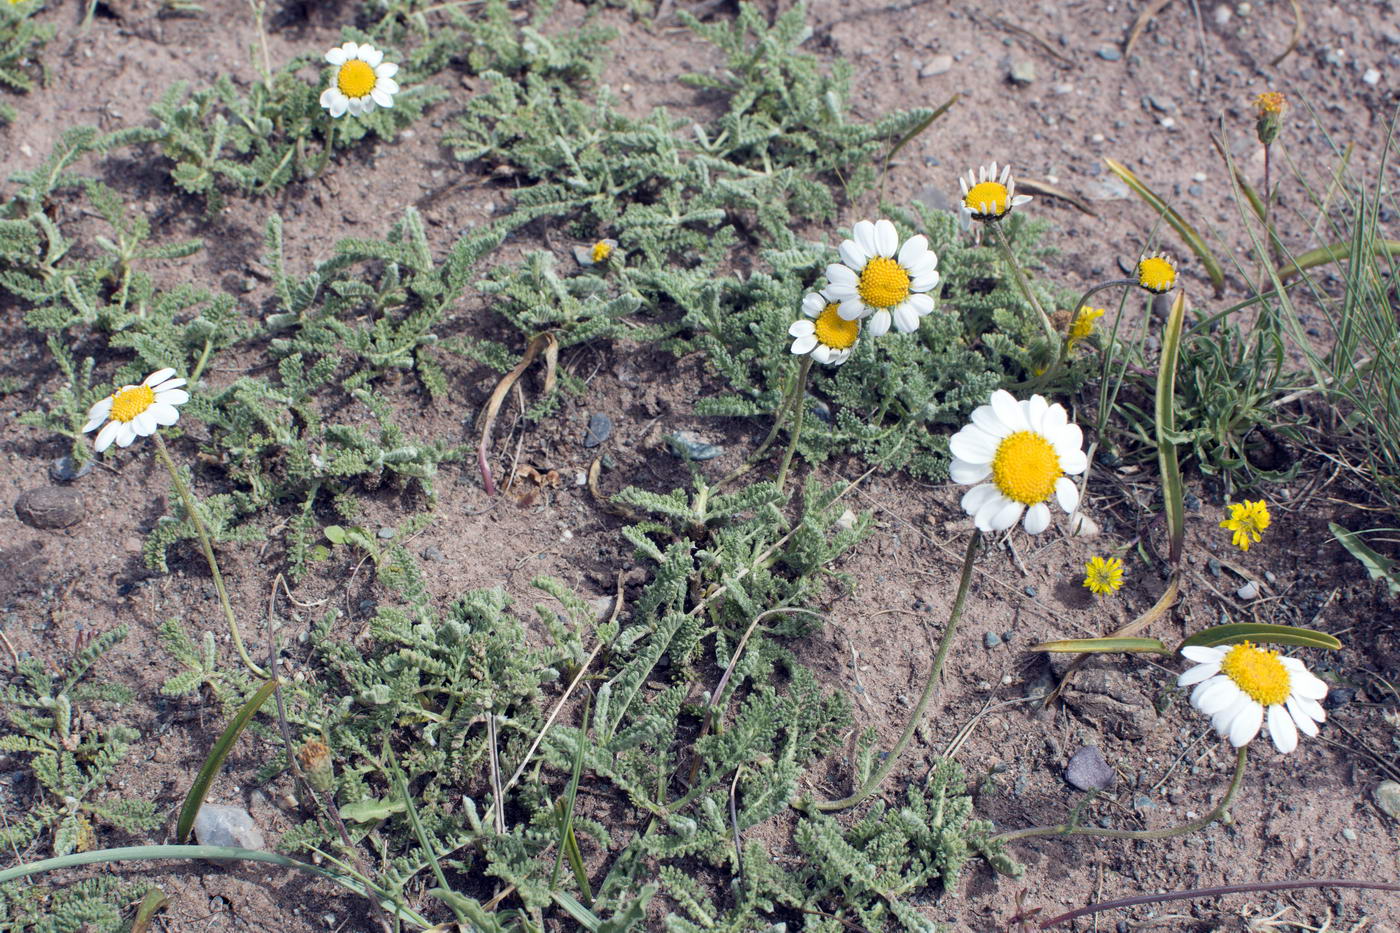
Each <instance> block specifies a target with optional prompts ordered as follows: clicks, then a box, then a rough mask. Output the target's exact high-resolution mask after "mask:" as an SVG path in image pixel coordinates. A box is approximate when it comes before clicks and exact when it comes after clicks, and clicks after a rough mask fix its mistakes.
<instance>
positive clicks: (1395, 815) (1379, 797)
mask: <svg viewBox="0 0 1400 933" xmlns="http://www.w3.org/2000/svg"><path fill="white" fill-rule="evenodd" d="M1376 806H1378V807H1380V808H1381V810H1383V811H1384V812H1385V814H1386V815H1387V816H1389V817H1391V818H1392V819H1396V820H1400V784H1397V783H1396V782H1395V781H1381V782H1380V784H1378V785H1377V786H1376Z"/></svg>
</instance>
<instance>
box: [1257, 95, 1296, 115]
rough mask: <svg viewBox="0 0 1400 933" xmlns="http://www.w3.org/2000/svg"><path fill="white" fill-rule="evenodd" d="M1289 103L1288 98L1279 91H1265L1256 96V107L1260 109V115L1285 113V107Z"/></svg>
mask: <svg viewBox="0 0 1400 933" xmlns="http://www.w3.org/2000/svg"><path fill="white" fill-rule="evenodd" d="M1287 103H1288V98H1286V97H1284V96H1283V95H1282V94H1280V93H1279V92H1278V91H1265V92H1264V93H1263V94H1260V95H1259V96H1258V97H1256V98H1254V109H1255V110H1257V111H1259V113H1260V115H1263V114H1266V113H1283V108H1284V107H1285V106H1286V105H1287Z"/></svg>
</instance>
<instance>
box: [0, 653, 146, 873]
mask: <svg viewBox="0 0 1400 933" xmlns="http://www.w3.org/2000/svg"><path fill="white" fill-rule="evenodd" d="M126 635H127V628H126V626H120V627H118V628H115V629H112V630H111V631H108V632H104V633H102V634H101V635H99V636H97V637H96V638H94V639H93V640H92V641H91V642H89V643H88V644H87V646H86V647H84V648H82V649H80V650H79V651H77V652H76V653H75V654H74V655H73V658H72V660H71V661H69V663H68V666H67V667H66V668H65V669H64V670H63V671H61V672H60V673H59V674H58V675H57V676H55V675H54V674H51V673H49V671H48V670H46V668H45V665H44V664H43V662H41V661H39V660H37V659H35V658H23V659H21V660H20V662H19V671H18V672H19V675H20V677H21V678H22V681H23V682H22V685H20V686H15V685H8V686H4V687H0V706H3V707H4V711H5V718H6V720H7V721H8V722H9V727H10V729H11V730H12V731H10V732H9V734H7V735H3V736H0V751H6V752H14V753H18V754H22V755H26V756H28V764H29V768H30V770H31V771H32V773H33V775H34V778H35V780H36V781H37V782H38V785H39V787H38V794H37V799H35V800H34V801H32V802H31V804H30V805H29V806H28V807H27V808H26V809H25V812H24V814H23V816H22V817H21V818H19V819H17V821H16V822H14V823H11V824H10V825H8V826H7V827H5V828H4V829H0V845H4V847H5V848H6V849H10V850H17V849H20V848H23V847H25V846H27V845H29V844H30V843H31V842H33V841H34V840H35V839H36V838H37V837H38V836H40V835H41V834H43V833H49V834H51V836H50V844H51V846H52V848H53V854H54V855H67V854H68V853H70V852H82V851H85V850H87V849H91V848H94V847H95V846H96V844H97V836H96V830H95V828H94V824H95V823H96V824H105V825H108V826H113V827H115V828H117V829H119V830H122V831H123V832H127V833H141V832H144V831H145V830H149V829H154V828H155V827H156V826H158V825H159V824H160V817H159V815H157V814H156V812H155V804H154V802H152V801H150V800H98V799H95V798H96V795H97V793H98V792H99V791H101V790H102V788H103V787H104V786H105V784H106V783H107V778H108V776H109V775H110V774H111V773H112V770H113V769H114V768H116V766H117V764H118V763H119V762H121V760H122V758H124V757H125V756H126V753H127V750H128V749H129V748H130V747H131V745H132V743H133V742H135V741H136V740H137V739H138V738H140V735H139V734H138V733H137V731H136V730H135V729H132V728H130V727H129V726H123V725H117V724H109V725H105V726H101V727H94V726H93V725H91V724H89V723H88V719H87V717H85V716H83V715H82V714H81V713H80V712H79V706H80V705H82V704H87V703H94V704H95V703H108V704H122V703H128V702H130V701H131V697H132V694H131V691H130V690H129V689H127V688H126V687H123V686H121V685H120V684H117V683H113V682H110V681H109V682H105V683H86V682H84V683H80V681H81V680H82V678H83V675H84V674H86V673H87V671H88V669H89V668H91V667H92V665H93V664H94V663H95V662H96V661H97V659H98V658H99V657H101V656H102V654H103V653H105V652H106V651H107V649H109V648H111V647H112V646H113V645H115V644H116V643H117V642H119V641H121V640H122V639H124V638H126Z"/></svg>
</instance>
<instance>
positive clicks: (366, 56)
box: [321, 42, 399, 117]
mask: <svg viewBox="0 0 1400 933" xmlns="http://www.w3.org/2000/svg"><path fill="white" fill-rule="evenodd" d="M326 61H328V62H330V63H331V64H332V65H335V75H334V76H333V77H332V78H331V86H330V87H328V88H326V89H325V90H324V91H322V92H321V106H322V107H325V108H326V109H327V110H329V111H330V114H331V116H332V117H343V116H345V114H347V113H348V114H350V116H352V117H363V116H364V115H365V114H367V113H369V112H370V111H371V110H373V109H374V106H375V104H378V105H379V106H381V107H392V106H394V95H395V94H397V93H398V92H399V83H398V82H397V81H395V80H394V75H396V74H398V72H399V66H398V65H395V64H394V63H393V62H386V61H384V53H383V52H381V51H379V50H378V49H376V48H375V47H374V46H372V45H357V44H356V43H354V42H347V43H345V44H344V45H342V46H338V47H336V48H333V49H331V50H330V51H329V52H327V53H326Z"/></svg>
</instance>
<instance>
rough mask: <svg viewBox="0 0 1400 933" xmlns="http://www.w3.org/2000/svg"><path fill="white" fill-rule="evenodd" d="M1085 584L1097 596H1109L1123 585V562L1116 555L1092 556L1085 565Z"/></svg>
mask: <svg viewBox="0 0 1400 933" xmlns="http://www.w3.org/2000/svg"><path fill="white" fill-rule="evenodd" d="M1084 585H1085V586H1086V587H1088V589H1089V592H1091V593H1093V594H1094V595H1095V596H1107V595H1108V594H1109V593H1116V592H1118V590H1119V588H1121V587H1122V586H1123V562H1122V561H1121V560H1119V559H1118V558H1116V557H1110V558H1108V559H1107V560H1105V559H1104V558H1102V557H1091V558H1089V562H1088V563H1086V564H1085V565H1084Z"/></svg>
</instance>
